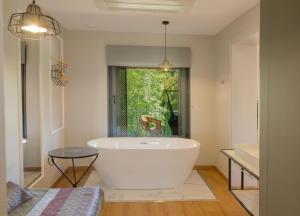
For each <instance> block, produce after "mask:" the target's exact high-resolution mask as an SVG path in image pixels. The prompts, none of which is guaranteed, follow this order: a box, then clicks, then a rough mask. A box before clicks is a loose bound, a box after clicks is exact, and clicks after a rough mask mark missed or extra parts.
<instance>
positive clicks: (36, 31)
mask: <svg viewBox="0 0 300 216" xmlns="http://www.w3.org/2000/svg"><path fill="white" fill-rule="evenodd" d="M8 30H9V31H10V32H11V33H12V34H14V35H15V36H17V37H20V38H23V39H32V40H42V39H52V38H55V37H56V36H57V35H59V34H60V26H59V23H58V21H57V20H55V19H54V18H52V17H50V16H47V15H45V14H43V13H42V10H41V8H40V7H39V6H38V5H37V4H36V3H35V0H33V2H32V3H31V4H29V5H28V7H27V10H26V12H24V13H14V14H12V15H11V17H10V21H9V24H8Z"/></svg>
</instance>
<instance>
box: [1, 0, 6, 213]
mask: <svg viewBox="0 0 300 216" xmlns="http://www.w3.org/2000/svg"><path fill="white" fill-rule="evenodd" d="M3 28H4V27H3V0H0V29H1V31H0V215H6V167H5V137H4V94H3V68H4V67H3V46H4V43H3Z"/></svg>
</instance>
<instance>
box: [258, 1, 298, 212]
mask: <svg viewBox="0 0 300 216" xmlns="http://www.w3.org/2000/svg"><path fill="white" fill-rule="evenodd" d="M261 4H262V5H261V16H262V17H261V18H262V19H261V20H262V26H261V36H260V37H261V78H260V79H261V83H260V86H261V136H260V138H261V141H260V153H261V166H260V175H261V182H260V184H261V190H260V215H262V216H282V215H299V214H300V205H299V204H300V187H299V182H300V136H299V134H300V95H299V94H300V84H299V83H300V40H299V38H300V28H299V26H300V13H299V8H300V1H295V0H284V1H282V0H263V1H262V3H261Z"/></svg>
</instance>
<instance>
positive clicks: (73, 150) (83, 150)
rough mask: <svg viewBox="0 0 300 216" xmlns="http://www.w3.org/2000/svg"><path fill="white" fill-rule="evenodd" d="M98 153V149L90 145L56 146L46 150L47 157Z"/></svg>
mask: <svg viewBox="0 0 300 216" xmlns="http://www.w3.org/2000/svg"><path fill="white" fill-rule="evenodd" d="M97 154H98V149H96V148H90V147H70V148H58V149H54V150H52V151H49V152H48V156H49V157H53V158H65V159H67V158H85V157H92V156H94V155H97Z"/></svg>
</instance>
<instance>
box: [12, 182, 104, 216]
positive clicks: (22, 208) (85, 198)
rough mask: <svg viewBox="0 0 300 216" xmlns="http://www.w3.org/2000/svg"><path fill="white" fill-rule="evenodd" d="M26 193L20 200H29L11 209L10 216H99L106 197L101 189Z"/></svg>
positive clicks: (70, 189) (31, 190) (69, 189)
mask: <svg viewBox="0 0 300 216" xmlns="http://www.w3.org/2000/svg"><path fill="white" fill-rule="evenodd" d="M23 190H24V189H23ZM25 192H27V193H28V194H24V193H23V195H22V194H21V195H20V196H19V199H20V198H21V199H23V198H25V197H27V196H28V195H29V198H26V201H23V202H22V203H20V204H19V205H17V206H16V207H15V208H13V209H10V210H9V216H25V215H26V216H39V215H43V216H50V215H51V216H98V215H99V213H100V210H101V206H102V202H103V197H104V196H103V192H102V190H101V189H100V188H99V187H91V188H67V189H48V190H45V189H29V190H25ZM19 194H20V193H19ZM24 196H25V197H24ZM30 196H31V197H30ZM9 199H10V198H9ZM8 209H9V206H8Z"/></svg>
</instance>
